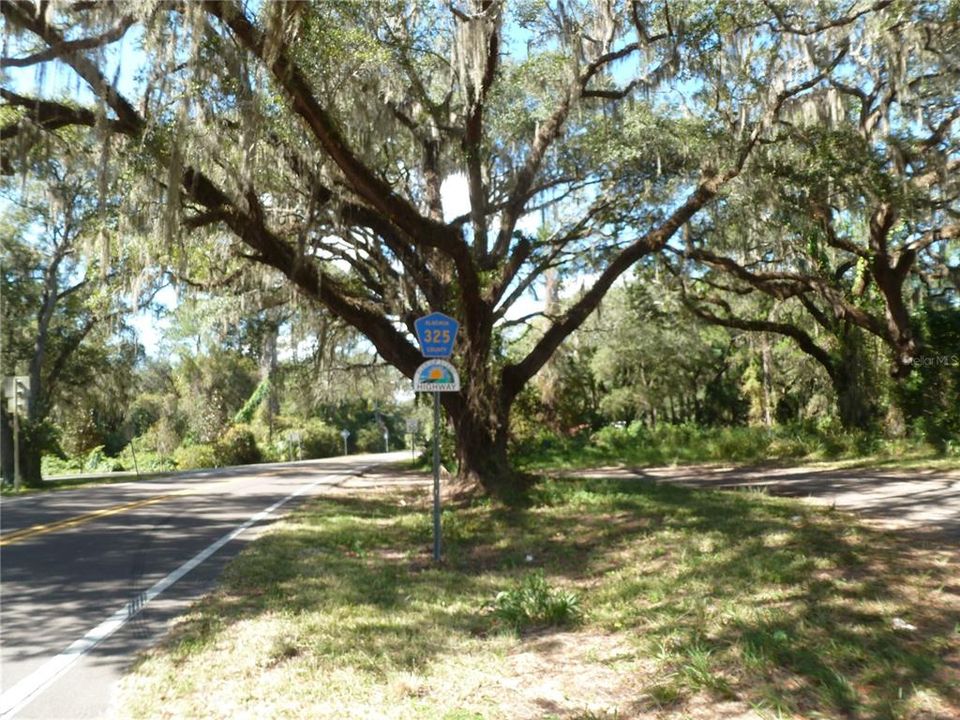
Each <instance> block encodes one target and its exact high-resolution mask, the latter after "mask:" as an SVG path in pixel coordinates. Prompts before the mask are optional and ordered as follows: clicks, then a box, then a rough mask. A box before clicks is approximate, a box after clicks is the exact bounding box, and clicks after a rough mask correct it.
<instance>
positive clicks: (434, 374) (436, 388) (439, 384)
mask: <svg viewBox="0 0 960 720" xmlns="http://www.w3.org/2000/svg"><path fill="white" fill-rule="evenodd" d="M413 391H414V392H459V391H460V375H459V373H457V369H456V368H455V367H454V366H453V365H451V364H450V363H448V362H447V361H446V360H427V361H426V362H425V363H423V364H422V365H421V366H420V367H418V368H417V372H416V374H415V375H414V376H413Z"/></svg>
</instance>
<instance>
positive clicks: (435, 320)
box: [413, 312, 460, 358]
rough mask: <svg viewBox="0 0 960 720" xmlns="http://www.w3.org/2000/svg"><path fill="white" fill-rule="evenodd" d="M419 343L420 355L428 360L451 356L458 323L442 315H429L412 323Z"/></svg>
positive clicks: (458, 326)
mask: <svg viewBox="0 0 960 720" xmlns="http://www.w3.org/2000/svg"><path fill="white" fill-rule="evenodd" d="M413 327H414V329H415V330H416V331H417V340H419V341H420V353H421V354H422V355H423V356H424V357H428V358H445V357H450V356H451V355H452V354H453V343H454V342H455V341H456V339H457V330H459V329H460V323H458V322H457V321H456V320H454V319H453V318H452V317H450V316H449V315H444V314H443V313H438V312H435V313H430V314H429V315H425V316H424V317H422V318H420V319H419V320H416V321H415V322H414V323H413Z"/></svg>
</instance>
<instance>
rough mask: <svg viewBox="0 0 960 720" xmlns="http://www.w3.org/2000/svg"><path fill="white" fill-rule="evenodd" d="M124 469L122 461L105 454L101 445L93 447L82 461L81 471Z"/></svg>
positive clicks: (93, 471)
mask: <svg viewBox="0 0 960 720" xmlns="http://www.w3.org/2000/svg"><path fill="white" fill-rule="evenodd" d="M124 469H125V468H124V466H123V461H122V460H120V459H119V458H113V457H110V456H109V455H107V453H106V451H105V450H104V447H103V445H97V446H96V447H95V448H93V449H92V450H91V451H90V452H89V453H87V457H86V459H85V460H84V461H83V472H88V473H103V472H119V471H121V470H124Z"/></svg>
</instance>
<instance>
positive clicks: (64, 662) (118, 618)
mask: <svg viewBox="0 0 960 720" xmlns="http://www.w3.org/2000/svg"><path fill="white" fill-rule="evenodd" d="M366 469H367V468H366V467H364V468H358V472H361V473H362V472H364V471H365V470H366ZM352 475H353V473H350V474H347V475H346V476H344V477H339V478H338V477H334V478H333V479H332V481H333V482H334V483H335V482H337V481H339V482H342V481H343V480H344V479H346V478H347V477H352ZM330 482H331V478H329V477H325V478H320V479H319V480H316V481H314V482H312V483H310V484H309V485H304V486H303V487H300V488H298V489H297V490H296V491H295V492H292V493H291V494H289V495H287V496H286V497H285V498H283V499H281V500H278V501H277V502H275V503H274V504H273V505H271V506H270V507H268V508H267V509H266V510H261V511H260V512H258V513H257V514H256V515H254V516H253V517H251V518H250V519H249V520H247V521H246V522H245V523H243V524H242V525H240V526H238V527H236V528H234V529H233V530H231V531H230V532H228V533H227V534H226V535H224V536H223V537H221V538H220V539H219V540H217V541H216V542H214V543H213V544H211V545H208V546H207V547H206V548H204V549H203V550H201V551H200V552H198V553H197V554H196V555H194V556H193V557H192V558H190V559H189V560H187V561H186V562H185V563H183V565H181V566H180V567H178V568H177V569H176V570H174V571H173V572H171V573H170V574H169V575H167V576H166V577H164V578H162V579H161V580H158V581H157V582H156V583H154V585H153V586H151V587H150V588H149V589H147V590H144V591H143V592H141V593H140V594H139V595H137V596H136V597H135V598H133V600H130V601H129V602H128V603H127V604H126V605H124V606H123V607H122V608H120V609H119V610H117V611H116V612H115V613H113V614H112V615H111V616H110V617H108V618H107V619H106V620H104V621H103V622H102V623H100V624H99V625H97V626H96V627H95V628H93V629H92V630H90V631H89V632H88V633H87V634H86V635H84V636H83V637H82V638H80V639H79V640H77V641H75V642H73V643H71V644H70V645H69V646H68V647H67V649H66V650H64V651H63V652H61V653H60V654H59V655H57V656H55V657H53V658H51V659H50V660H48V661H47V662H45V663H44V664H43V665H41V666H40V667H39V668H37V669H36V670H34V671H33V672H32V673H30V674H29V675H27V676H26V677H25V678H23V679H22V680H20V681H19V682H18V683H17V684H16V685H14V686H13V687H12V688H10V689H9V690H7V691H6V692H5V693H3V694H2V695H0V718H4V719H6V718H11V717H13V716H14V715H15V714H16V713H18V712H19V711H20V710H22V709H23V708H24V707H25V706H26V705H27V704H28V703H29V702H30V701H31V700H33V698H34V697H35V696H36V695H37V693H39V692H40V691H41V690H43V689H45V688H47V687H48V686H50V685H51V684H52V683H53V681H54V680H56V679H57V678H59V677H60V676H61V675H63V674H64V673H65V672H66V671H67V670H69V669H70V667H71V666H73V664H74V663H75V662H77V661H78V660H79V659H80V658H81V657H83V656H84V655H86V654H87V653H88V652H90V651H91V650H93V649H94V648H95V647H97V645H99V644H100V643H102V642H103V641H104V640H106V639H107V638H108V637H110V636H111V635H113V634H114V633H115V632H116V631H117V630H119V629H120V628H122V627H123V626H124V625H126V624H127V623H128V622H129V621H130V620H132V619H133V618H134V617H136V616H137V614H139V613H140V611H141V610H143V609H144V608H145V607H146V606H147V605H148V604H149V603H150V602H151V601H152V600H154V599H155V598H156V597H157V596H158V595H160V594H161V593H163V592H164V591H165V590H167V588H169V587H170V586H171V585H173V584H174V583H176V582H177V581H178V580H180V579H181V578H182V577H183V576H184V575H186V574H187V573H188V572H190V571H191V570H193V569H194V568H196V567H197V566H198V565H200V564H201V563H203V562H204V561H205V560H207V559H208V558H209V557H210V556H211V555H213V554H214V553H215V552H217V551H218V550H219V549H220V548H222V547H223V546H224V545H226V544H227V543H228V542H230V541H231V540H233V539H235V538H236V537H237V536H238V535H240V534H241V533H242V532H244V531H245V530H248V529H249V528H250V527H251V526H253V525H255V524H256V523H258V522H260V521H261V520H263V519H264V518H266V517H267V516H269V515H271V514H272V513H273V511H274V510H276V509H278V508H280V507H282V506H283V505H286V504H287V503H288V502H290V501H291V500H293V499H294V498H295V497H297V496H298V495H302V494H303V493H305V492H307V491H308V490H312V489H313V488H315V487H316V486H318V485H322V484H329V483H330Z"/></svg>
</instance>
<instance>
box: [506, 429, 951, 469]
mask: <svg viewBox="0 0 960 720" xmlns="http://www.w3.org/2000/svg"><path fill="white" fill-rule="evenodd" d="M933 450H934V446H930V445H927V444H925V443H924V442H923V441H922V440H919V441H918V440H910V439H902V438H901V439H888V438H884V437H883V436H882V435H879V434H877V433H872V432H868V431H865V430H843V429H842V428H839V427H836V426H834V425H832V424H825V425H823V426H822V427H819V426H817V425H816V424H815V423H787V424H783V425H774V426H773V427H772V428H766V427H706V428H703V427H699V426H697V425H694V424H690V423H686V424H678V425H669V424H660V425H657V426H655V427H652V428H651V427H647V426H646V425H644V424H642V423H639V422H633V423H630V424H615V425H608V426H606V427H603V428H601V429H599V430H597V431H595V432H593V433H592V434H589V435H587V434H582V435H580V436H576V437H565V436H562V435H557V434H554V433H549V432H547V431H540V432H539V433H537V434H536V435H535V436H534V437H531V438H527V439H525V440H523V441H522V442H517V443H515V444H514V447H513V452H514V457H515V458H517V460H518V461H519V462H520V464H521V465H524V466H527V467H537V466H540V467H550V466H555V467H557V466H559V467H562V466H564V465H570V464H580V465H583V464H603V463H609V462H620V463H632V464H635V465H662V464H669V463H684V462H740V463H744V462H764V461H769V460H783V461H789V460H799V459H807V460H836V459H843V458H857V457H863V456H866V455H877V454H882V455H889V456H891V457H897V456H901V455H904V454H906V453H909V452H917V451H921V452H933ZM941 452H942V450H941Z"/></svg>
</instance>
